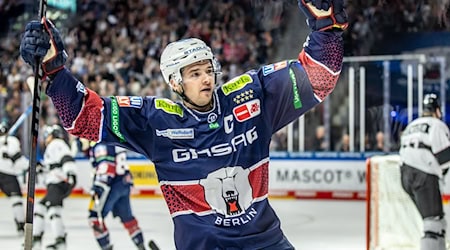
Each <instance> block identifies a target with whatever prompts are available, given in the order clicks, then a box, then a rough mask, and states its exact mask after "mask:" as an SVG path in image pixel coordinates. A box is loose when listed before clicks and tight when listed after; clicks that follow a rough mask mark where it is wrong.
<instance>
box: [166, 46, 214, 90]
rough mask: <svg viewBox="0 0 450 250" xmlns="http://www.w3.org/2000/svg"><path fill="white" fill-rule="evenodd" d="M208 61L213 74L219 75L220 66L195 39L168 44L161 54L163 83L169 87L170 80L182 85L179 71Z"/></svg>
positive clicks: (208, 49)
mask: <svg viewBox="0 0 450 250" xmlns="http://www.w3.org/2000/svg"><path fill="white" fill-rule="evenodd" d="M202 60H210V61H211V63H212V66H213V71H214V73H215V74H219V73H220V65H219V63H218V61H217V60H216V59H215V58H214V55H213V53H212V52H211V48H210V47H208V46H207V45H206V44H205V42H203V41H202V40H200V39H197V38H187V39H183V40H179V41H176V42H172V43H169V44H168V45H167V47H166V48H165V49H164V51H163V52H162V54H161V60H160V69H161V73H162V75H163V77H164V81H165V82H166V83H167V84H169V86H171V85H170V79H174V80H175V82H176V83H178V84H181V83H182V80H183V79H182V77H181V69H183V68H184V67H186V66H188V65H191V64H193V63H196V62H199V61H202Z"/></svg>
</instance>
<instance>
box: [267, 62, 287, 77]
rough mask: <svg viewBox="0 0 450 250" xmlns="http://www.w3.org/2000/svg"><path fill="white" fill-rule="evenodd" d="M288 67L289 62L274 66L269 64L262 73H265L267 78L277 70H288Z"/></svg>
mask: <svg viewBox="0 0 450 250" xmlns="http://www.w3.org/2000/svg"><path fill="white" fill-rule="evenodd" d="M287 65H288V62H287V61H281V62H277V63H273V64H269V65H266V66H263V68H262V71H263V75H264V76H267V75H269V74H271V73H273V72H275V71H277V70H280V69H283V68H286V66H287Z"/></svg>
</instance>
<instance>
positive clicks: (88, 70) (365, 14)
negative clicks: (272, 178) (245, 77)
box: [0, 0, 450, 151]
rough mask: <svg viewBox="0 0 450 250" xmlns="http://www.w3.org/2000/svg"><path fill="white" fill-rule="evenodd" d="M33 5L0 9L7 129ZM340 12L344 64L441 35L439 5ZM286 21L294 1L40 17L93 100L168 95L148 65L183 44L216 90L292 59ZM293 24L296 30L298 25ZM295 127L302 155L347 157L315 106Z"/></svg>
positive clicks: (371, 144) (405, 3) (182, 2)
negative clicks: (217, 75) (217, 80)
mask: <svg viewBox="0 0 450 250" xmlns="http://www.w3.org/2000/svg"><path fill="white" fill-rule="evenodd" d="M35 2H36V1H28V0H0V16H1V18H0V118H1V121H3V122H7V123H9V124H10V125H11V124H13V123H14V122H15V121H16V119H17V118H18V117H19V116H20V114H21V113H22V112H23V110H24V109H25V107H26V106H27V105H29V99H30V95H27V94H26V93H29V85H27V79H28V80H29V81H30V80H32V79H33V78H30V77H32V76H33V72H32V69H31V68H30V67H29V66H28V65H25V64H24V62H23V61H22V59H21V58H20V56H19V43H20V39H21V35H22V33H23V30H24V27H25V24H26V23H27V22H28V21H29V20H31V19H34V18H36V16H37V15H36V13H37V10H36V8H37V6H36V3H35ZM49 2H51V1H49ZM55 2H58V1H55ZM67 2H72V1H67ZM387 2H389V3H387ZM346 4H347V11H348V15H349V21H350V26H349V29H348V30H347V31H346V32H345V33H344V38H345V54H346V56H362V55H371V54H374V53H377V48H378V47H379V46H378V45H379V44H380V43H383V41H384V39H385V38H386V37H387V36H389V35H390V33H395V32H409V33H410V32H429V31H448V30H449V28H450V25H449V24H448V13H447V12H446V11H444V10H445V6H446V5H447V1H446V0H444V1H434V0H422V1H417V0H394V1H383V0H350V1H348V2H346ZM292 15H299V16H300V15H301V13H300V11H299V10H298V8H297V1H296V0H285V1H276V0H215V1H209V0H179V1H176V0H165V1H153V0H126V1H119V0H96V1H93V0H78V1H75V0H74V1H73V4H72V5H70V6H60V7H59V8H58V7H52V8H50V11H49V12H48V18H49V19H51V20H53V21H54V22H55V23H56V26H57V27H58V29H59V30H60V31H61V32H62V33H63V37H64V42H65V46H66V50H67V52H68V54H69V61H68V63H67V67H68V68H70V69H71V70H72V72H73V73H74V74H75V75H76V76H77V77H78V78H79V79H80V80H81V81H83V82H84V83H85V84H86V85H87V86H88V87H89V88H91V89H93V90H95V91H97V92H98V93H99V94H101V95H103V96H109V95H139V96H147V95H157V96H163V97H169V98H176V96H174V95H173V93H171V91H170V89H169V88H168V86H167V85H166V84H165V83H164V81H163V79H162V76H161V74H160V71H159V63H158V62H159V57H160V54H161V51H162V49H163V48H164V47H165V46H166V45H167V44H168V43H169V42H171V41H175V40H178V39H181V38H183V37H198V38H201V39H203V40H204V41H205V42H206V43H207V44H208V45H209V46H210V47H211V48H212V50H213V51H214V54H215V55H216V57H217V59H218V60H219V61H220V63H221V65H222V71H223V74H222V79H221V81H222V82H225V81H227V80H229V79H231V78H233V77H234V76H236V75H239V74H241V73H244V72H245V71H247V70H249V69H252V68H258V67H259V66H261V65H264V64H268V63H274V62H276V60H279V55H280V53H281V52H282V50H289V52H290V58H296V56H297V53H298V52H299V51H300V49H301V44H302V43H303V41H304V39H305V37H304V36H299V37H298V38H297V39H298V40H297V41H295V42H296V43H297V44H298V47H297V48H296V49H297V51H292V48H285V47H284V46H282V45H283V39H285V33H286V32H287V27H289V25H290V22H292V21H291V20H293V19H292V18H290V17H292ZM295 20H296V21H297V19H295ZM300 20H302V22H303V21H304V19H303V16H301V19H300ZM291 26H292V25H291ZM302 27H303V28H304V29H306V26H305V25H303V26H302ZM304 32H305V31H304ZM299 33H300V32H299ZM45 84H46V83H44V85H43V90H44V91H45ZM41 100H42V111H41V115H42V119H41V126H40V127H41V128H43V127H45V125H52V124H55V123H58V122H59V120H58V117H57V115H56V113H55V110H54V108H53V106H52V104H51V102H50V101H49V100H48V99H47V98H46V97H45V95H42V97H41ZM333 105H340V104H333ZM305 119H306V124H307V126H306V129H307V132H306V133H305V135H306V138H305V150H311V151H326V150H337V151H348V150H349V147H348V134H347V133H346V132H345V124H344V125H343V127H340V128H335V130H336V131H338V132H337V133H335V135H334V136H332V137H331V140H327V141H326V142H325V141H324V137H325V134H326V129H325V127H324V126H323V114H322V112H321V106H318V107H317V108H316V109H314V110H313V111H311V112H310V113H308V114H307V115H306V116H305ZM22 134H23V133H22V132H21V131H20V130H19V132H18V134H17V135H18V136H19V138H20V139H21V140H22V141H23V142H24V143H28V141H27V138H22ZM383 136H384V135H383V133H382V132H381V131H378V130H376V129H375V130H374V131H372V132H371V134H368V135H367V138H366V139H365V140H364V141H365V143H366V149H367V150H375V151H377V150H381V151H382V150H383V146H382V144H383ZM272 144H273V145H272V150H286V147H287V146H286V132H285V131H284V130H282V131H280V132H279V133H277V134H276V135H275V136H274V139H273V143H272ZM392 150H395V149H394V148H393V149H392Z"/></svg>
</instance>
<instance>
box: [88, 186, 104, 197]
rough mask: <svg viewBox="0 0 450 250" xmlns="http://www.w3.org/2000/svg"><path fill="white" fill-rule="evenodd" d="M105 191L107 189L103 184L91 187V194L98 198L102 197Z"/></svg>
mask: <svg viewBox="0 0 450 250" xmlns="http://www.w3.org/2000/svg"><path fill="white" fill-rule="evenodd" d="M104 191H105V189H104V188H103V187H102V186H99V185H93V186H92V188H91V195H93V196H97V198H98V199H100V197H102V194H103V192H104Z"/></svg>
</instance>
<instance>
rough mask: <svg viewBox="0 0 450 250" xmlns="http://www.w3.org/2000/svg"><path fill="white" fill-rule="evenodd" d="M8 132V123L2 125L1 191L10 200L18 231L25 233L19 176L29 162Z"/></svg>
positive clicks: (0, 139) (0, 134) (16, 141)
mask: <svg viewBox="0 0 450 250" xmlns="http://www.w3.org/2000/svg"><path fill="white" fill-rule="evenodd" d="M8 130H9V126H8V125H7V124H6V123H1V124H0V191H2V192H3V193H5V194H6V196H7V197H8V198H9V200H10V202H11V205H12V208H13V213H14V221H15V222H16V226H17V231H18V232H19V233H23V231H24V225H25V211H24V208H23V201H22V190H21V188H20V185H19V182H18V180H17V175H18V174H20V173H22V172H23V171H25V170H26V168H27V166H28V160H27V158H25V156H23V155H22V152H21V144H20V141H19V139H17V137H15V136H10V135H8V134H7V133H8Z"/></svg>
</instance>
